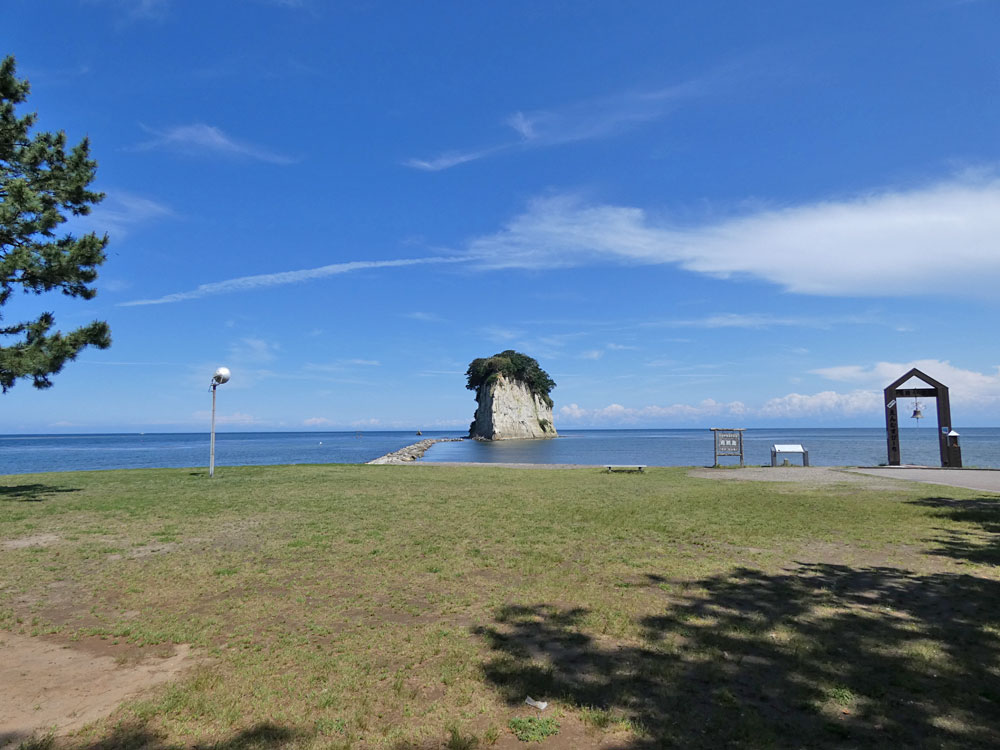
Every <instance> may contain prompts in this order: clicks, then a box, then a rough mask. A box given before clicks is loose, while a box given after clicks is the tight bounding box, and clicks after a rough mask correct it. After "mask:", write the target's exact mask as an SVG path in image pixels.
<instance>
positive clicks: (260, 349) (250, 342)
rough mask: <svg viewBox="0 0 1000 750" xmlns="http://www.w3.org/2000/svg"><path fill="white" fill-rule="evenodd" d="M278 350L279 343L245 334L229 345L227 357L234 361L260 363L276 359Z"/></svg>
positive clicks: (279, 347)
mask: <svg viewBox="0 0 1000 750" xmlns="http://www.w3.org/2000/svg"><path fill="white" fill-rule="evenodd" d="M280 350H281V345H280V344H277V343H274V342H272V341H265V340H264V339H259V338H253V337H251V336H247V337H244V338H242V339H240V340H239V341H236V342H234V343H233V344H232V345H231V346H230V347H229V357H230V359H232V360H234V361H236V362H241V363H248V364H253V365H261V364H265V363H267V362H273V361H274V360H275V359H277V356H278V352H279V351H280Z"/></svg>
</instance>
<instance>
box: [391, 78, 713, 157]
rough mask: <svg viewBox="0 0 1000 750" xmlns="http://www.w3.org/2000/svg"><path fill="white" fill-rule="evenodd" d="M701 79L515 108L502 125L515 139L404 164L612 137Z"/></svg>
mask: <svg viewBox="0 0 1000 750" xmlns="http://www.w3.org/2000/svg"><path fill="white" fill-rule="evenodd" d="M705 80H707V79H703V80H701V81H690V82H687V83H683V84H680V85H677V86H668V87H664V88H659V89H649V90H644V91H626V92H623V93H620V94H615V95H613V96H606V97H600V98H596V99H588V100H584V101H578V102H573V103H571V104H568V105H566V106H563V107H557V108H554V109H540V110H535V111H532V112H520V111H519V112H515V113H513V114H511V115H509V116H508V117H506V118H505V120H504V124H506V125H507V126H508V127H510V128H511V129H513V130H514V131H515V132H516V133H517V134H518V136H519V140H517V141H506V142H502V143H499V144H495V145H492V146H487V147H484V148H479V149H471V150H468V151H447V152H444V153H442V154H440V155H438V156H435V157H431V158H428V159H407V160H406V161H404V162H403V164H404V165H406V166H408V167H413V168H414V169H423V170H427V171H439V170H442V169H450V168H451V167H455V166H458V165H459V164H466V163H468V162H471V161H476V160H478V159H483V158H485V157H487V156H493V155H494V154H497V153H499V152H502V151H512V150H516V149H517V150H520V149H528V148H541V147H545V146H558V145H561V144H565V143H574V142H577V141H589V140H593V139H597V138H607V137H611V136H614V135H617V134H619V133H621V132H624V131H626V130H629V129H631V128H634V127H637V126H639V125H642V124H644V123H648V122H652V121H655V120H659V119H661V118H662V117H664V116H666V114H667V113H668V112H669V111H670V110H671V108H672V107H674V106H676V105H677V103H678V102H680V101H682V100H684V99H689V98H692V97H695V96H698V95H700V94H702V93H703V91H704V90H705Z"/></svg>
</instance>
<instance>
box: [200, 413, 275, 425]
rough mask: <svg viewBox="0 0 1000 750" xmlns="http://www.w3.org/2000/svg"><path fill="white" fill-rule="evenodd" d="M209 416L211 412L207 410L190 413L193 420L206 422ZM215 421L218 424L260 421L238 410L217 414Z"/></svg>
mask: <svg viewBox="0 0 1000 750" xmlns="http://www.w3.org/2000/svg"><path fill="white" fill-rule="evenodd" d="M211 418H212V413H211V412H209V411H196V412H194V414H192V415H191V419H192V420H193V421H195V422H207V421H208V420H210V419H211ZM215 422H216V424H220V425H250V424H261V423H262V422H261V420H259V419H258V418H257V417H255V416H253V415H251V414H245V413H243V412H238V411H237V412H233V413H232V414H217V415H216V417H215Z"/></svg>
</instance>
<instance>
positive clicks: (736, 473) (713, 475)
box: [688, 466, 906, 490]
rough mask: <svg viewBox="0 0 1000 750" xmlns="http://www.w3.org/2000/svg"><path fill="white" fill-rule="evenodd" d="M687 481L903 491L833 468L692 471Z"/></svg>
mask: <svg viewBox="0 0 1000 750" xmlns="http://www.w3.org/2000/svg"><path fill="white" fill-rule="evenodd" d="M688 476H689V477H697V478H698V479H718V480H721V481H727V482H795V483H797V484H801V485H804V486H806V487H809V488H812V487H829V486H830V485H838V484H839V485H850V486H851V487H853V488H857V489H859V490H878V489H883V490H884V489H896V488H900V487H905V486H906V484H905V483H904V482H899V481H896V480H893V479H889V478H886V477H870V476H868V475H865V474H855V473H852V472H849V471H847V470H845V469H840V468H837V467H833V466H808V467H806V466H747V467H745V468H743V469H692V470H691V471H689V472H688Z"/></svg>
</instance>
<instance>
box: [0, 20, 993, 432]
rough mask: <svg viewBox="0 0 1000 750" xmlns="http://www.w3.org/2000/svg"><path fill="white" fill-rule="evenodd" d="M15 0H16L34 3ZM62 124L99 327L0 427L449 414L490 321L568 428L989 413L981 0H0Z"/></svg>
mask: <svg viewBox="0 0 1000 750" xmlns="http://www.w3.org/2000/svg"><path fill="white" fill-rule="evenodd" d="M39 8H44V9H45V10H44V12H43V11H40V10H39ZM4 17H5V20H4V23H3V27H2V29H0V40H2V45H0V47H2V49H3V51H4V53H5V54H8V53H12V54H14V55H15V56H16V58H17V62H18V71H19V74H20V75H21V76H22V77H27V78H28V79H29V80H30V82H31V85H32V93H31V96H30V99H29V102H28V105H29V106H28V108H29V109H31V110H35V111H37V112H38V113H39V118H40V119H39V126H40V127H41V128H44V129H64V130H66V132H67V134H68V135H69V137H70V138H71V140H73V141H76V140H78V139H79V138H80V137H82V136H84V135H89V136H90V138H91V142H92V148H93V152H94V155H95V157H96V158H97V160H98V161H99V164H100V167H99V173H98V181H97V186H98V187H99V189H101V190H103V191H104V192H106V194H107V198H106V200H105V201H104V203H103V204H102V205H101V206H100V208H99V209H97V210H95V212H94V213H93V215H92V216H91V217H89V218H88V219H87V221H86V222H79V223H77V224H76V225H74V227H73V228H74V229H75V230H76V231H81V230H86V229H91V228H93V229H97V230H99V231H107V232H108V233H109V235H110V236H111V244H110V246H109V257H108V261H107V263H106V264H105V266H104V267H103V269H102V272H101V277H100V280H99V282H98V287H99V290H100V293H99V295H98V297H97V298H96V299H95V300H93V301H90V302H75V301H73V300H67V299H63V298H59V297H52V296H49V297H41V298H35V297H20V298H17V299H16V300H14V301H13V302H12V303H10V304H9V305H8V306H7V307H6V308H5V310H4V315H5V316H7V317H8V318H9V319H13V318H15V317H19V316H20V315H22V314H25V315H26V314H30V313H32V312H34V311H36V310H40V309H51V310H53V311H54V312H55V313H56V319H57V322H58V323H59V324H60V325H61V326H64V327H66V328H69V327H72V326H75V325H78V324H80V323H82V322H86V321H89V320H92V319H95V318H98V319H104V320H107V321H109V323H110V324H111V328H112V335H113V338H114V344H113V346H112V348H111V349H109V350H107V351H86V352H84V353H83V354H82V355H81V356H80V358H79V360H78V361H76V362H74V363H71V364H69V365H68V366H67V367H66V369H65V370H64V372H63V373H62V374H60V375H59V376H58V377H57V379H56V384H55V386H54V387H53V388H52V389H49V390H48V391H34V390H33V389H32V388H31V387H30V385H29V384H27V383H21V384H19V385H17V386H16V387H15V388H14V389H13V390H12V391H11V392H10V393H8V394H7V395H6V396H4V400H3V407H4V420H3V431H4V432H8V433H16V432H93V431H155V430H160V431H189V430H201V429H205V428H206V426H207V419H208V409H209V406H210V397H209V394H208V383H209V379H210V377H211V374H212V372H213V371H214V369H215V368H216V367H217V366H219V365H226V366H228V367H229V368H230V369H231V370H232V372H233V378H232V381H231V382H230V383H228V384H227V385H225V386H224V387H223V388H221V389H220V391H219V414H220V428H221V429H228V430H255V429H286V430H293V429H378V428H382V429H414V428H422V429H452V428H464V427H466V426H467V425H468V423H469V421H470V419H471V417H472V414H473V411H474V407H475V404H474V401H473V398H472V394H471V393H470V392H469V391H466V390H465V388H464V372H465V368H466V366H467V365H468V363H469V361H470V360H472V359H473V358H475V357H480V356H487V355H490V354H493V353H494V352H497V351H500V350H503V349H508V348H514V349H518V350H520V351H523V352H525V353H528V354H530V355H532V356H534V357H535V358H536V359H538V361H539V363H540V364H541V365H542V366H543V367H544V368H545V369H546V370H547V371H548V372H549V373H550V374H551V375H552V377H553V378H554V380H555V381H556V383H557V384H558V386H557V388H556V389H555V391H554V392H553V397H554V399H555V403H556V410H555V421H556V425H557V427H559V428H562V429H571V428H574V427H692V426H746V427H763V426H781V425H803V426H806V425H808V426H826V425H829V426H838V425H864V426H879V425H881V424H882V423H883V417H882V408H881V389H882V388H883V387H884V386H885V385H887V384H888V383H889V382H891V381H892V380H894V379H895V378H896V377H898V376H899V375H900V374H902V373H903V372H904V371H905V370H906V369H908V368H909V367H911V366H914V365H916V366H919V367H921V368H922V369H924V370H925V371H926V372H928V374H930V375H932V376H933V377H935V378H937V379H938V380H941V381H943V382H944V383H946V384H947V385H949V386H951V388H952V399H953V413H954V418H955V422H956V424H958V425H964V426H980V425H995V424H998V423H1000V354H998V349H997V341H998V337H997V332H996V327H997V321H998V315H997V313H998V301H997V300H998V295H997V291H996V290H997V288H998V283H1000V170H998V166H1000V138H998V137H997V133H998V130H997V126H998V122H1000V47H998V45H997V44H996V39H997V32H998V30H1000V4H998V3H995V2H990V1H988V0H982V1H980V2H975V1H971V2H961V1H959V0H907V1H906V2H881V3H871V2H837V3H832V2H831V3H803V2H799V1H797V0H795V1H789V2H760V3H731V2H700V3H679V2H627V3H621V2H586V1H584V0H581V1H580V2H572V3H569V2H539V1H538V0H531V1H524V2H521V1H518V0H511V1H508V2H505V3H503V4H486V3H461V2H421V3H402V2H396V3H390V2H378V1H377V0H357V1H355V2H338V3H326V2H320V0H299V1H296V0H271V1H268V0H256V1H254V0H246V1H244V2H237V1H235V0H230V1H226V2H223V1H222V0H215V1H213V0H204V1H203V2H199V3H192V2H181V1H180V0H173V1H171V0H135V1H134V2H129V1H127V0H79V1H75V0H51V1H50V2H46V3H44V4H39V3H37V2H35V1H34V0H6V2H5V3H4Z"/></svg>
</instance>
